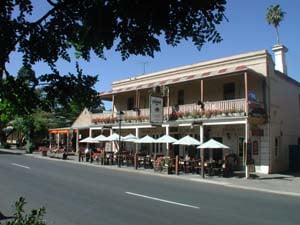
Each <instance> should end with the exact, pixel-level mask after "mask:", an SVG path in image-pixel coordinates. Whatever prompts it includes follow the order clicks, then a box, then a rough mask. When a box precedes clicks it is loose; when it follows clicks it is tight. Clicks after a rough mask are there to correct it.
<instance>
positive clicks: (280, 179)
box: [0, 149, 300, 197]
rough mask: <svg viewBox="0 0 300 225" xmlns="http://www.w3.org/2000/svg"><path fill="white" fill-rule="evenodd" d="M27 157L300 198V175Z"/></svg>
mask: <svg viewBox="0 0 300 225" xmlns="http://www.w3.org/2000/svg"><path fill="white" fill-rule="evenodd" d="M0 151H2V152H7V153H13V154H25V152H24V151H22V150H4V149H0ZM25 155H27V156H31V157H36V158H40V159H47V160H57V161H62V162H65V163H75V164H81V165H85V166H93V167H97V168H105V169H114V170H119V171H126V172H131V173H143V174H147V175H153V176H164V177H166V178H170V179H184V180H189V181H192V182H204V183H211V184H216V185H223V186H226V187H231V188H239V189H246V190H253V191H261V192H268V193H274V194H280V195H289V196H297V197H300V173H295V174H292V173H287V174H259V173H253V174H251V177H250V178H249V179H245V178H244V177H243V175H241V176H234V177H230V178H224V177H217V176H212V177H206V178H205V179H202V178H201V176H200V175H199V174H180V175H178V176H177V175H167V174H161V173H157V172H154V171H153V169H138V170H135V169H134V168H133V167H122V168H118V167H117V166H107V165H99V164H97V163H96V162H94V163H93V164H91V163H89V162H78V156H76V155H74V156H68V160H62V159H57V158H51V157H48V156H46V157H45V156H42V155H41V153H37V152H36V153H33V154H25Z"/></svg>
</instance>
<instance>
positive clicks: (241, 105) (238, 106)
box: [124, 99, 245, 117]
mask: <svg viewBox="0 0 300 225" xmlns="http://www.w3.org/2000/svg"><path fill="white" fill-rule="evenodd" d="M174 109H175V110H176V111H178V112H182V113H187V112H194V111H203V110H202V108H201V105H197V104H185V105H178V106H169V107H164V115H169V114H170V113H172V111H174ZM206 110H219V111H230V110H235V111H245V99H235V100H225V101H214V102H204V111H206ZM124 112H125V115H126V116H136V115H137V114H136V112H134V111H132V110H126V111H124ZM149 114H150V111H149V108H144V109H140V115H142V116H146V117H149Z"/></svg>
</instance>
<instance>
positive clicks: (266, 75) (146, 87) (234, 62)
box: [73, 45, 300, 173]
mask: <svg viewBox="0 0 300 225" xmlns="http://www.w3.org/2000/svg"><path fill="white" fill-rule="evenodd" d="M273 51H274V55H275V60H274V61H275V63H274V61H273V59H272V57H271V55H270V54H269V53H268V51H267V50H261V51H255V52H250V53H245V54H240V55H235V56H231V57H226V58H220V59H216V60H211V61H206V62H200V63H196V64H192V65H187V66H182V67H178V68H172V69H168V70H163V71H159V72H155V73H150V74H145V75H140V76H136V77H131V78H129V79H124V80H119V81H115V82H113V84H112V90H110V91H106V92H102V93H100V96H101V98H102V99H103V100H106V101H111V103H112V110H111V111H108V112H103V113H97V114H92V113H90V112H87V111H86V110H85V111H84V112H83V114H82V115H81V116H80V117H78V119H77V120H76V121H75V122H74V124H73V127H74V128H76V129H78V130H79V133H80V131H81V130H82V131H83V130H84V129H85V130H86V128H89V132H90V134H91V135H92V136H95V135H96V134H99V130H102V133H104V134H106V135H109V134H111V133H113V132H117V133H118V132H119V131H120V132H121V135H122V136H125V135H126V134H129V133H132V134H134V135H136V136H137V137H143V136H145V135H150V136H152V137H154V138H158V137H160V136H162V135H164V134H169V135H171V136H173V137H175V138H180V137H183V136H185V135H187V134H189V135H191V136H193V137H195V138H196V139H198V140H200V141H201V142H203V141H205V140H207V139H209V138H214V139H216V140H218V141H220V142H222V143H223V144H225V145H227V146H229V147H230V150H231V152H232V153H235V154H236V155H237V156H238V158H239V163H240V166H241V167H242V166H243V165H245V160H246V159H247V158H248V159H249V158H250V157H251V158H252V159H253V160H254V163H255V169H256V171H257V172H262V173H273V172H278V171H284V170H287V169H288V166H289V155H288V147H289V145H292V144H297V143H299V140H300V84H299V82H297V81H296V80H294V79H292V78H291V77H289V76H288V75H287V69H286V63H285V53H286V51H287V49H286V48H285V47H284V46H283V45H276V46H274V47H273ZM157 87H159V88H157ZM157 89H159V93H156V94H157V95H159V96H161V97H162V98H163V121H162V124H161V126H156V125H153V124H151V123H150V121H149V117H150V106H149V96H150V95H152V94H153V92H155V91H156V92H157ZM119 112H123V113H124V118H123V119H122V121H121V126H120V123H119V122H120V121H118V119H117V114H118V113H119ZM84 114H86V115H88V117H87V116H84ZM83 118H85V119H83ZM87 118H89V119H88V121H85V122H82V121H83V120H86V119H87ZM95 130H98V131H97V132H96V131H95ZM143 148H146V149H147V151H148V152H150V153H162V154H166V152H167V150H168V148H171V149H170V151H168V152H170V154H179V155H184V154H185V153H186V151H192V152H193V154H194V155H197V154H198V153H197V149H196V148H190V149H189V147H186V146H172V147H171V146H169V145H164V144H147V145H146V144H145V145H142V146H141V145H139V146H138V149H139V150H143ZM216 154H218V153H216Z"/></svg>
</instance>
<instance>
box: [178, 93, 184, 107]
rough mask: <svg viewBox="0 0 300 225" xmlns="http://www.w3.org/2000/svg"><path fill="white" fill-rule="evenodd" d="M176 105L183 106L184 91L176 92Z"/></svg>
mask: <svg viewBox="0 0 300 225" xmlns="http://www.w3.org/2000/svg"><path fill="white" fill-rule="evenodd" d="M177 104H178V105H184V90H179V91H178V96H177Z"/></svg>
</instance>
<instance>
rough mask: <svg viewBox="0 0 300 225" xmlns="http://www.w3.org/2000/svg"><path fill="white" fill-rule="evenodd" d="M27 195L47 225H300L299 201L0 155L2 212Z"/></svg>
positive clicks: (167, 179)
mask: <svg viewBox="0 0 300 225" xmlns="http://www.w3.org/2000/svg"><path fill="white" fill-rule="evenodd" d="M20 196H23V197H25V198H26V201H27V202H28V205H27V207H26V209H27V210H29V209H32V208H38V207H40V206H45V207H46V211H47V212H46V216H45V220H46V223H47V225H50V224H59V225H62V224H64V225H69V224H70V225H71V224H72V225H77V224H78V225H79V224H80V225H81V224H84V225H85V224H86V225H87V224H89V225H93V224H97V225H101V224H103V225H111V224H114V225H122V224H128V225H136V224H139V225H147V224H151V225H153V224H161V225H168V224H172V225H176V224H189V225H190V224H203V225H213V224H222V225H227V224H243V225H247V224H249V225H250V224H251V225H253V224H260V225H263V224H266V225H270V224H272V225H277V224H284V225H289V224H295V225H296V224H297V225H299V224H300V214H299V209H300V198H295V197H289V196H280V195H273V194H267V193H262V192H255V191H246V190H239V189H231V188H229V187H223V186H218V185H214V184H206V183H199V182H194V181H184V180H181V179H170V178H166V177H157V176H151V175H149V176H145V175H143V174H137V173H130V172H125V171H124V170H123V171H122V169H120V168H117V169H116V170H111V169H107V168H95V167H88V166H85V165H78V164H71V163H65V162H64V161H49V160H43V159H36V158H32V157H28V156H23V155H10V154H3V153H2V154H0V211H1V212H2V213H4V214H6V215H9V214H11V213H12V212H13V207H12V206H13V204H14V202H15V201H16V200H17V199H18V198H19V197H20Z"/></svg>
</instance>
